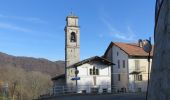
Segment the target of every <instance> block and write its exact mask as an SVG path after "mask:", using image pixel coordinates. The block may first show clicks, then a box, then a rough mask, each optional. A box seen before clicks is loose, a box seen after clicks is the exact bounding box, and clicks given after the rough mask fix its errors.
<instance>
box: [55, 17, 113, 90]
mask: <svg viewBox="0 0 170 100" xmlns="http://www.w3.org/2000/svg"><path fill="white" fill-rule="evenodd" d="M64 30H65V74H63V75H60V76H56V77H54V78H52V81H53V83H54V86H53V87H54V89H55V88H56V87H60V86H65V87H67V89H68V91H74V92H88V93H91V92H97V93H98V92H103V91H105V92H111V67H112V66H113V65H114V64H113V63H112V62H110V61H109V60H107V59H104V58H102V57H99V56H94V57H91V58H87V59H84V60H82V61H80V27H79V24H78V17H77V16H75V15H73V14H71V15H69V16H67V17H66V26H65V29H64ZM54 92H55V90H54Z"/></svg>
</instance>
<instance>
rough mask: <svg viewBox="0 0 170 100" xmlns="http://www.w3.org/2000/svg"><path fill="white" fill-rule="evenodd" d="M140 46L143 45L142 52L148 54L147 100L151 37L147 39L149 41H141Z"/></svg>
mask: <svg viewBox="0 0 170 100" xmlns="http://www.w3.org/2000/svg"><path fill="white" fill-rule="evenodd" d="M142 44H143V50H144V51H145V52H146V53H149V55H148V85H147V91H146V100H147V97H148V88H149V79H150V77H149V74H150V53H151V51H152V45H151V37H149V40H147V39H146V40H143V41H142Z"/></svg>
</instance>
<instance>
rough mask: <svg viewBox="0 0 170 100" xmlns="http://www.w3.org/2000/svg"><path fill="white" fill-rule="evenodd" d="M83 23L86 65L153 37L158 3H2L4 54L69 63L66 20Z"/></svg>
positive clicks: (63, 0) (1, 44)
mask: <svg viewBox="0 0 170 100" xmlns="http://www.w3.org/2000/svg"><path fill="white" fill-rule="evenodd" d="M71 12H73V13H74V14H75V15H77V16H78V17H79V25H80V58H81V60H83V59H86V58H89V57H92V56H96V55H97V56H102V55H103V54H104V52H105V50H106V49H107V47H108V45H109V43H110V42H111V41H113V42H130V43H131V42H133V43H134V42H137V41H138V39H148V38H149V37H151V38H152V43H153V40H154V39H153V35H154V13H155V0H0V52H4V53H7V54H10V55H14V56H27V57H36V58H45V59H49V60H52V61H57V60H64V56H65V51H64V50H65V47H64V46H65V32H64V27H65V25H66V21H65V19H66V17H67V16H68V15H69V14H70V13H71Z"/></svg>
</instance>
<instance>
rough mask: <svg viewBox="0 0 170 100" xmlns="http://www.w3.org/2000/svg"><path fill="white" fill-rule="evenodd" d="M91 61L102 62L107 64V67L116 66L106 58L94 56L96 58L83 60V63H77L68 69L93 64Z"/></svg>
mask: <svg viewBox="0 0 170 100" xmlns="http://www.w3.org/2000/svg"><path fill="white" fill-rule="evenodd" d="M91 61H101V62H103V63H105V64H107V65H115V64H113V63H112V62H110V61H109V60H107V59H105V58H102V57H99V56H94V57H91V58H88V59H85V60H82V61H80V62H78V63H75V64H73V65H71V66H68V68H74V67H77V66H80V65H82V64H85V63H88V62H91Z"/></svg>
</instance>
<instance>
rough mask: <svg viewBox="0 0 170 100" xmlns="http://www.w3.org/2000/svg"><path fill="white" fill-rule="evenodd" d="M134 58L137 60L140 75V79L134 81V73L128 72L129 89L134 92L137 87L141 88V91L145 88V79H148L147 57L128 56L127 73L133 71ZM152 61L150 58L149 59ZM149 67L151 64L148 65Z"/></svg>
mask: <svg viewBox="0 0 170 100" xmlns="http://www.w3.org/2000/svg"><path fill="white" fill-rule="evenodd" d="M135 60H138V61H139V67H140V68H139V69H140V70H139V71H140V72H141V73H140V74H139V75H142V81H134V75H130V74H129V91H132V92H136V91H137V88H141V90H142V91H143V92H146V90H147V80H148V60H147V58H141V59H140V58H136V59H135V58H129V60H128V63H129V73H131V72H133V71H135ZM150 61H151V63H152V59H151V60H150ZM150 69H151V66H150Z"/></svg>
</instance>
